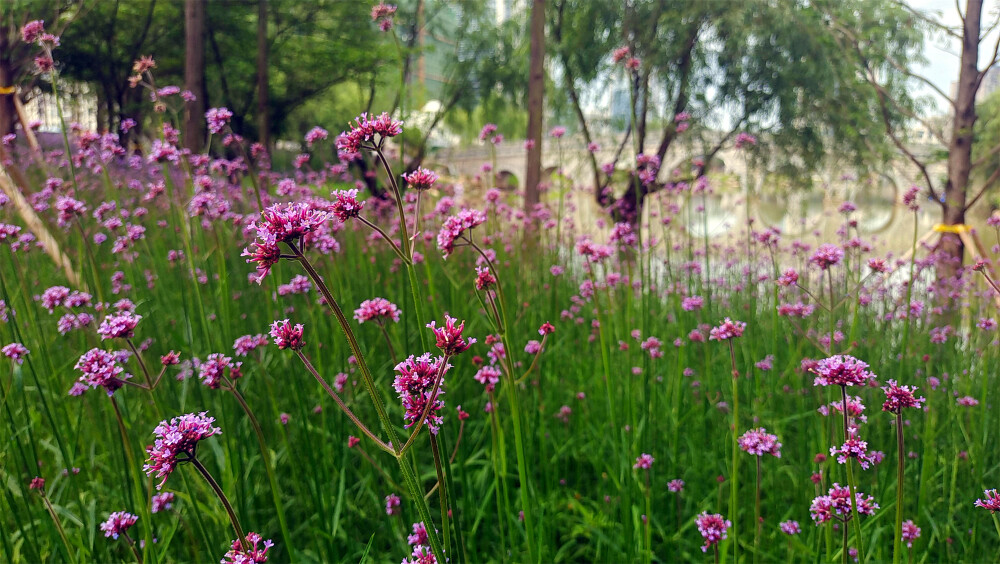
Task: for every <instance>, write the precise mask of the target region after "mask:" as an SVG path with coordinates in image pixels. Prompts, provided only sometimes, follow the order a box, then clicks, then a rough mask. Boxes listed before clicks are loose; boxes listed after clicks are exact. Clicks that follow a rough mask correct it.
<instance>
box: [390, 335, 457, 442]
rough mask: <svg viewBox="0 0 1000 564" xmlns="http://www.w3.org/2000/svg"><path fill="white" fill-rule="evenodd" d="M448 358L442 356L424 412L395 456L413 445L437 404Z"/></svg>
mask: <svg viewBox="0 0 1000 564" xmlns="http://www.w3.org/2000/svg"><path fill="white" fill-rule="evenodd" d="M449 358H451V356H450V355H447V354H446V355H444V359H442V360H441V366H439V367H438V373H437V375H436V376H434V387H433V388H432V389H431V396H430V399H429V401H428V402H427V405H425V406H424V412H423V413H421V414H420V419H419V420H417V422H416V424H415V425H413V431H411V432H410V437H409V438H408V439H406V444H404V445H403V448H401V449H399V450H397V451H394V452H393V454H395V455H396V456H399V455H402V454H403V453H405V452H406V451H407V449H409V448H410V445H412V444H413V440H414V439H416V438H417V433H419V432H420V428H421V427H423V425H424V422H426V421H427V417H428V416H429V415H430V413H431V409H432V408H433V407H434V404H435V403H437V397H438V391H439V390H440V389H441V380H442V379H443V378H444V372H445V370H447V368H448V359H449Z"/></svg>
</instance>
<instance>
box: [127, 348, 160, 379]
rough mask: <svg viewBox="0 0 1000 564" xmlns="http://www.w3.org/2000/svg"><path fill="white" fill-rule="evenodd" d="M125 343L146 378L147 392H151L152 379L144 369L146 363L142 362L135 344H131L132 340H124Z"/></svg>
mask: <svg viewBox="0 0 1000 564" xmlns="http://www.w3.org/2000/svg"><path fill="white" fill-rule="evenodd" d="M125 342H126V343H128V348H129V349H131V350H132V354H134V355H135V359H136V361H138V363H139V369H140V370H142V375H143V377H145V378H146V385H147V386H149V388H148V389H149V391H153V379H152V378H151V377H150V375H149V370H147V369H146V363H145V362H143V361H142V355H141V354H139V349H137V348H136V347H135V344H134V343H132V339H125ZM161 374H162V373H161ZM157 381H159V379H157Z"/></svg>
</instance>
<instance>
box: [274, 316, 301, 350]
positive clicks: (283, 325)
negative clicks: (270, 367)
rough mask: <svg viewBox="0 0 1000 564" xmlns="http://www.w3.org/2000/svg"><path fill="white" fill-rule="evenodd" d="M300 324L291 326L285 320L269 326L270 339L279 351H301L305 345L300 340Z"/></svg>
mask: <svg viewBox="0 0 1000 564" xmlns="http://www.w3.org/2000/svg"><path fill="white" fill-rule="evenodd" d="M302 330H303V327H302V324H301V323H298V324H296V325H294V326H293V325H292V324H291V323H289V321H288V320H287V319H283V320H281V321H275V322H274V323H272V324H271V338H272V339H274V344H276V345H278V349H279V350H285V349H292V350H293V351H297V350H301V349H302V347H304V346H305V345H306V343H305V341H303V340H302Z"/></svg>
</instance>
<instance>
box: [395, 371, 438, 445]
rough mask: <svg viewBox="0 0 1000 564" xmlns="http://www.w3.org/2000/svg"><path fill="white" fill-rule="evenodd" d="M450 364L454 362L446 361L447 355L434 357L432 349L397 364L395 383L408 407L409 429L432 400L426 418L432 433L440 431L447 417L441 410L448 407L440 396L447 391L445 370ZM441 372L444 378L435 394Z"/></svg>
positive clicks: (397, 390) (406, 409) (407, 422)
mask: <svg viewBox="0 0 1000 564" xmlns="http://www.w3.org/2000/svg"><path fill="white" fill-rule="evenodd" d="M449 368H451V365H450V364H444V358H443V357H437V358H433V359H432V358H431V355H430V353H426V354H423V355H421V356H419V357H415V356H410V357H409V358H407V359H406V360H404V361H403V362H400V363H399V364H397V365H396V368H395V370H396V378H395V380H394V381H393V383H392V386H393V388H395V390H396V393H398V394H399V399H400V400H401V401H402V404H403V409H404V410H405V413H404V414H403V419H404V421H406V424H405V425H404V427H405V428H407V429H409V428H410V427H411V426H413V425H414V424H416V422H417V421H419V420H420V418H421V417H423V414H424V411H426V410H427V409H428V404H430V407H429V411H428V415H427V419H426V423H427V428H428V429H430V432H431V433H433V434H435V435H436V434H437V432H438V428H439V427H440V425H441V424H442V423H443V422H444V418H443V417H442V416H441V415H440V414H439V412H440V411H441V409H443V408H444V401H443V400H442V399H440V396H441V395H442V394H443V393H444V373H445V372H447V371H448V369H449ZM439 373H440V375H441V382H440V384H439V385H438V390H437V393H436V394H434V383H435V380H436V379H437V377H438V374H439ZM432 394H434V395H433V397H432Z"/></svg>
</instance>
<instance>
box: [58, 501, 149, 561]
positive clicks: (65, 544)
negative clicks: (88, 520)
mask: <svg viewBox="0 0 1000 564" xmlns="http://www.w3.org/2000/svg"><path fill="white" fill-rule="evenodd" d="M41 494H42V501H43V502H45V509H47V510H48V511H49V516H50V517H52V522H53V523H55V525H56V530H57V531H59V538H60V539H62V543H63V547H65V548H66V557H67V558H69V561H70V562H71V563H72V564H76V556H75V555H74V554H73V550H72V548H70V545H69V540H67V539H66V531H65V530H64V529H63V526H62V521H60V520H59V515H58V514H56V510H55V508H54V507H52V502H51V501H49V496H48V495H47V494H46V493H45V490H44V489H43V490H41ZM139 561H140V562H142V559H141V558H140V560H139Z"/></svg>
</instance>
